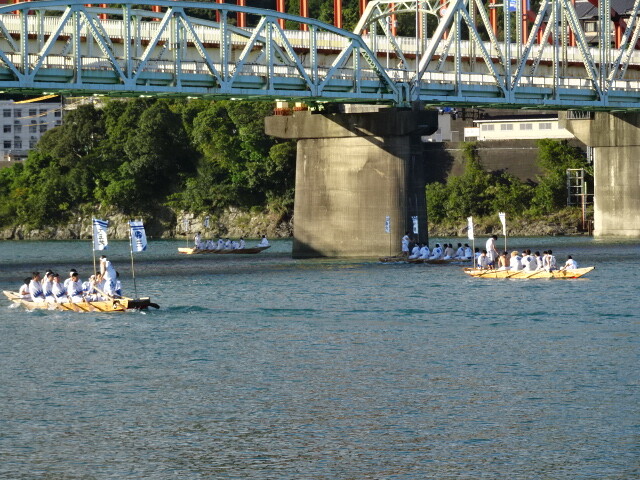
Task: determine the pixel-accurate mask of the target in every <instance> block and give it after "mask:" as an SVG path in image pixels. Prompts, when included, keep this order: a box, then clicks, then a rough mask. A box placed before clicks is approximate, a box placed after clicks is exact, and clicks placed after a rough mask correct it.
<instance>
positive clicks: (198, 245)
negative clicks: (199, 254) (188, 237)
mask: <svg viewBox="0 0 640 480" xmlns="http://www.w3.org/2000/svg"><path fill="white" fill-rule="evenodd" d="M194 243H195V247H196V248H197V249H200V248H201V245H202V237H201V236H200V232H198V233H196V236H195V238H194Z"/></svg>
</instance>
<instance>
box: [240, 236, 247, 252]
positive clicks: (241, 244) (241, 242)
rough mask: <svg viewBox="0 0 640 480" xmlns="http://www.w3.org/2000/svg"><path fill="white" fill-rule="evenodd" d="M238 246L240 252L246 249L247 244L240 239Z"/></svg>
mask: <svg viewBox="0 0 640 480" xmlns="http://www.w3.org/2000/svg"><path fill="white" fill-rule="evenodd" d="M238 245H239V246H238V248H239V249H240V250H242V249H243V248H244V247H245V245H246V243H245V241H244V238H242V237H240V241H239V242H238Z"/></svg>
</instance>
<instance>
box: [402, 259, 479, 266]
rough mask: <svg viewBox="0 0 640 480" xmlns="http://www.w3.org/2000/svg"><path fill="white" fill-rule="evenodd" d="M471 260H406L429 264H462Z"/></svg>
mask: <svg viewBox="0 0 640 480" xmlns="http://www.w3.org/2000/svg"><path fill="white" fill-rule="evenodd" d="M470 261H471V260H461V259H459V258H447V259H444V258H437V259H436V258H434V259H431V258H410V259H409V260H408V262H409V263H428V264H429V265H450V264H453V265H462V264H464V263H468V262H470Z"/></svg>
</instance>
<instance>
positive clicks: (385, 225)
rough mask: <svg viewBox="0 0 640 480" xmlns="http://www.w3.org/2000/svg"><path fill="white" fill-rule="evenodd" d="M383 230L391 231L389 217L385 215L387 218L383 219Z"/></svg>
mask: <svg viewBox="0 0 640 480" xmlns="http://www.w3.org/2000/svg"><path fill="white" fill-rule="evenodd" d="M384 231H385V232H386V233H391V217H390V216H389V215H387V218H386V219H385V221H384Z"/></svg>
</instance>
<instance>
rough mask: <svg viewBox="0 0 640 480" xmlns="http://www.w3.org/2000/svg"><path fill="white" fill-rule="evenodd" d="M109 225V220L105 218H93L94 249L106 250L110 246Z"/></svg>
mask: <svg viewBox="0 0 640 480" xmlns="http://www.w3.org/2000/svg"><path fill="white" fill-rule="evenodd" d="M107 225H109V222H105V221H104V220H98V219H97V218H94V219H93V249H94V250H104V249H105V248H107V247H108V245H109V241H108V240H107Z"/></svg>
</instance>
